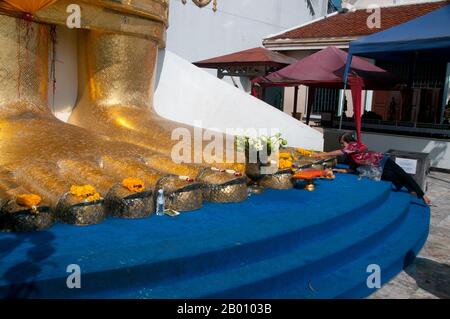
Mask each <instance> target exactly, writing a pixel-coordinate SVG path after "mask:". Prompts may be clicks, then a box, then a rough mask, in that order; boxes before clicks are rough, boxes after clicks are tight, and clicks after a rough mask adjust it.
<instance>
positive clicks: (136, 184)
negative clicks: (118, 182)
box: [122, 177, 145, 193]
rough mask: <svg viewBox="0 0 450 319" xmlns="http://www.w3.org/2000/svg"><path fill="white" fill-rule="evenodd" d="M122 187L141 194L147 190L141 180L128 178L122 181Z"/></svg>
mask: <svg viewBox="0 0 450 319" xmlns="http://www.w3.org/2000/svg"><path fill="white" fill-rule="evenodd" d="M122 186H123V187H125V188H126V189H128V190H129V191H130V192H133V193H139V192H143V191H144V190H145V185H144V182H143V181H142V180H140V179H139V178H134V177H128V178H125V179H124V180H123V181H122Z"/></svg>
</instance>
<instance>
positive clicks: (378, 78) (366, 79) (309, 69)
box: [253, 47, 398, 141]
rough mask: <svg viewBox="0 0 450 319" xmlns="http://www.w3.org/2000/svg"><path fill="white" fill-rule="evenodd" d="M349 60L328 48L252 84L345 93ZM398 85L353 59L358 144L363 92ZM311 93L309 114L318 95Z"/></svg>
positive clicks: (350, 79)
mask: <svg viewBox="0 0 450 319" xmlns="http://www.w3.org/2000/svg"><path fill="white" fill-rule="evenodd" d="M347 56H348V54H347V52H345V51H343V50H340V49H338V48H336V47H328V48H326V49H323V50H321V51H319V52H317V53H314V54H312V55H310V56H308V57H306V58H304V59H302V60H300V61H298V62H296V63H294V64H291V65H289V66H287V67H285V68H284V69H281V70H279V71H276V72H273V73H271V74H269V75H268V76H265V77H259V78H256V79H255V80H254V81H253V82H254V83H258V84H259V85H261V86H298V85H306V86H309V87H312V88H318V87H321V88H338V89H343V88H344V85H345V84H344V80H343V78H344V72H345V66H346V62H347ZM397 83H398V81H397V78H396V77H395V76H393V75H392V74H391V73H389V72H387V71H385V70H383V69H381V68H379V67H377V66H376V65H373V64H372V63H370V62H368V61H366V60H364V59H361V58H358V57H354V58H353V61H352V64H351V68H350V73H349V76H348V84H349V86H350V88H351V90H352V97H353V105H354V112H355V121H356V131H357V135H358V141H360V136H361V91H362V90H363V89H369V90H370V89H392V88H393V87H394V86H395V85H396V84H397ZM310 91H311V92H310V94H309V97H308V114H309V113H310V110H311V104H312V101H313V99H314V93H315V90H314V89H310ZM310 99H311V101H310Z"/></svg>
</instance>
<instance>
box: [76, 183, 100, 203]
mask: <svg viewBox="0 0 450 319" xmlns="http://www.w3.org/2000/svg"><path fill="white" fill-rule="evenodd" d="M70 194H71V195H73V196H76V197H77V198H78V199H80V200H83V201H85V202H88V203H90V202H95V201H97V200H100V199H101V196H100V194H99V193H98V192H97V191H96V189H95V187H94V186H92V185H83V186H79V185H72V187H70Z"/></svg>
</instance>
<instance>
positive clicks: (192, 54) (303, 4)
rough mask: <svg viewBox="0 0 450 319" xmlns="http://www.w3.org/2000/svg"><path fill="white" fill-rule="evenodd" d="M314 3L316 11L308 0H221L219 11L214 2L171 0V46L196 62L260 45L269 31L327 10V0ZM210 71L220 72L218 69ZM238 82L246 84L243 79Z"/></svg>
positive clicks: (275, 30)
mask: <svg viewBox="0 0 450 319" xmlns="http://www.w3.org/2000/svg"><path fill="white" fill-rule="evenodd" d="M310 3H311V4H312V5H313V7H312V8H313V11H314V13H315V14H314V15H312V14H311V13H312V12H311V11H310V9H309V8H308V1H307V0H283V1H280V0H218V11H217V12H215V13H214V12H213V11H212V5H211V4H210V5H209V6H208V7H204V8H198V7H197V6H196V5H194V4H193V3H192V1H191V0H188V1H187V4H186V5H183V4H182V2H181V0H171V1H170V20H169V30H168V33H167V50H169V51H171V52H173V53H175V54H177V55H179V56H181V57H182V58H184V59H186V60H188V61H191V62H195V61H199V60H204V59H207V58H212V57H216V56H220V55H224V54H228V53H233V52H236V51H240V50H245V49H250V48H254V47H259V46H262V40H263V38H265V37H266V36H267V35H269V34H274V33H278V32H280V31H283V30H285V29H288V28H291V27H293V26H296V25H299V24H301V23H304V22H307V21H310V20H312V19H315V18H318V17H320V16H322V15H324V14H325V13H326V12H325V11H323V10H326V5H324V4H326V3H327V0H310ZM208 72H210V73H211V74H216V71H215V70H208ZM225 79H226V78H225ZM228 82H229V83H232V82H231V81H230V80H229V79H228ZM236 83H237V84H238V85H239V87H241V88H242V85H241V83H240V80H239V79H236Z"/></svg>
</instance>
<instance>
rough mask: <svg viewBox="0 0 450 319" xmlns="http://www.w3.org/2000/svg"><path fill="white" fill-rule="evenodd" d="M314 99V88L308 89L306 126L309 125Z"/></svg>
mask: <svg viewBox="0 0 450 319" xmlns="http://www.w3.org/2000/svg"><path fill="white" fill-rule="evenodd" d="M315 98H316V88H315V87H308V106H307V110H306V125H309V120H310V119H311V112H312V108H313V105H314V102H315Z"/></svg>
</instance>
